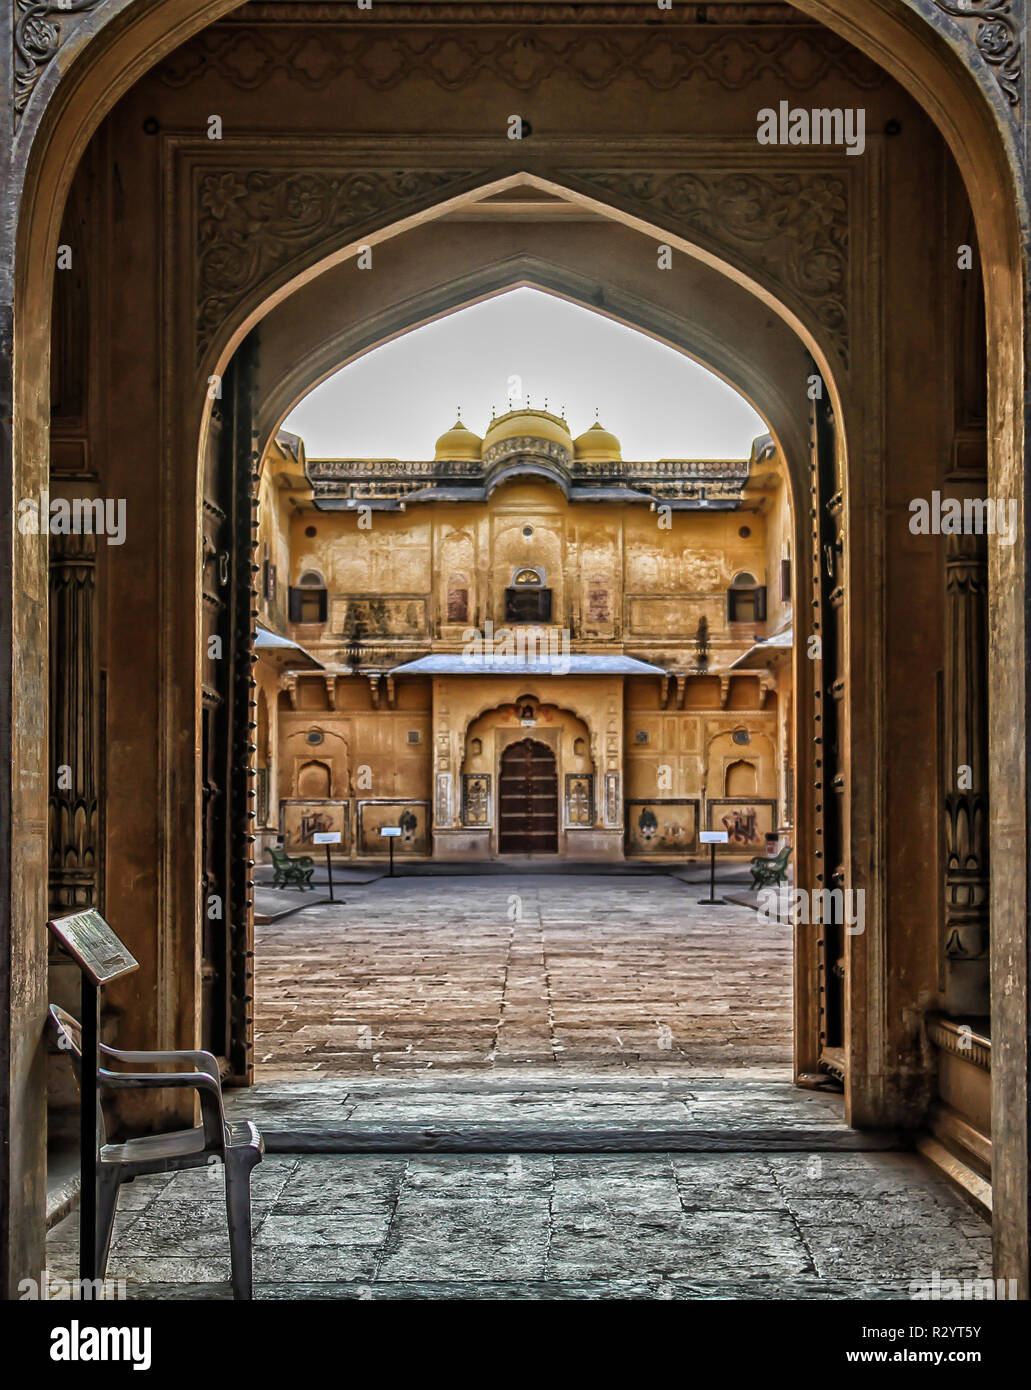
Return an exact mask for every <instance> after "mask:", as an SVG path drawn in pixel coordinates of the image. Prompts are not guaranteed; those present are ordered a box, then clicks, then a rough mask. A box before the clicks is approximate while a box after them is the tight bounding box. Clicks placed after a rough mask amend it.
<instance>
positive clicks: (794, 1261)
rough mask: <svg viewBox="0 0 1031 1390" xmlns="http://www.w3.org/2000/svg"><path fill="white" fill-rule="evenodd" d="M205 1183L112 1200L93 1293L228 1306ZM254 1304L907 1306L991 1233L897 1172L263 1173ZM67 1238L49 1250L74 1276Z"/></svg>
mask: <svg viewBox="0 0 1031 1390" xmlns="http://www.w3.org/2000/svg"><path fill="white" fill-rule="evenodd" d="M220 1173H221V1170H220V1169H218V1168H216V1169H213V1170H210V1171H204V1170H201V1171H194V1172H192V1173H184V1174H179V1175H177V1176H175V1177H172V1178H160V1177H158V1178H148V1179H140V1180H138V1181H137V1182H136V1183H135V1184H133V1185H132V1186H131V1187H129V1188H127V1189H125V1191H124V1194H123V1199H122V1204H121V1208H120V1212H119V1217H118V1222H117V1225H116V1229H115V1242H114V1245H113V1249H112V1255H111V1261H110V1265H109V1268H108V1276H109V1278H111V1279H121V1278H124V1279H125V1280H126V1281H127V1289H126V1292H127V1294H128V1296H129V1297H130V1298H136V1297H145V1298H184V1297H185V1298H227V1297H228V1296H229V1289H228V1284H227V1283H226V1281H227V1280H228V1278H229V1257H228V1251H227V1237H226V1228H225V1209H224V1206H223V1189H222V1181H221V1177H220ZM254 1209H255V1214H254V1222H255V1238H254V1239H255V1253H254V1259H255V1278H256V1287H255V1296H256V1297H257V1298H344V1299H353V1298H357V1299H381V1298H386V1299H469V1298H473V1299H517V1300H523V1299H626V1298H635V1299H690V1298H742V1299H763V1298H798V1299H842V1298H878V1299H889V1298H903V1299H904V1298H908V1297H910V1296H911V1289H910V1284H911V1282H912V1281H914V1280H930V1279H931V1277H932V1274H933V1271H934V1270H939V1271H940V1272H941V1275H942V1277H943V1278H957V1279H973V1278H987V1277H988V1276H989V1274H990V1267H991V1260H990V1238H989V1232H988V1227H987V1225H986V1224H985V1223H984V1222H982V1221H981V1220H980V1219H979V1218H978V1217H977V1216H975V1215H974V1214H973V1213H972V1212H971V1211H970V1210H969V1209H968V1208H967V1207H966V1206H965V1205H964V1204H963V1203H962V1202H961V1201H960V1199H959V1198H958V1197H956V1196H955V1195H954V1194H953V1193H952V1192H951V1191H950V1189H948V1188H947V1187H946V1186H945V1184H944V1183H942V1182H940V1181H938V1180H937V1179H936V1178H934V1177H933V1176H931V1174H930V1173H929V1170H928V1169H927V1168H926V1167H925V1166H924V1165H923V1163H922V1162H921V1161H920V1160H919V1159H918V1158H917V1157H915V1156H913V1155H910V1154H847V1153H846V1154H721V1155H707V1154H674V1155H669V1154H661V1153H656V1154H605V1155H557V1156H556V1155H548V1154H514V1155H504V1154H482V1155H452V1154H368V1155H365V1154H361V1155H353V1154H352V1155H337V1154H333V1155H306V1156H303V1157H300V1158H298V1157H294V1156H290V1155H271V1156H269V1157H267V1158H266V1159H265V1162H264V1163H263V1164H262V1165H261V1166H260V1167H259V1168H258V1169H256V1170H255V1175H254ZM76 1239H77V1225H76V1218H75V1216H71V1217H68V1218H67V1219H66V1220H65V1221H63V1222H62V1223H61V1224H60V1225H59V1226H57V1227H56V1228H55V1230H54V1231H53V1232H52V1234H51V1237H50V1242H49V1251H48V1254H49V1262H50V1269H51V1273H52V1274H53V1275H54V1276H55V1277H56V1276H60V1277H65V1278H67V1277H71V1276H72V1275H74V1272H75V1258H76V1245H75V1242H76Z"/></svg>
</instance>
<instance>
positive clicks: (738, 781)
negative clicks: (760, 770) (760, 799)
mask: <svg viewBox="0 0 1031 1390" xmlns="http://www.w3.org/2000/svg"><path fill="white" fill-rule="evenodd" d="M757 792H758V781H757V775H756V766H755V763H750V762H745V760H744V759H743V758H741V759H738V761H737V762H736V763H731V764H730V766H729V767H728V768H727V771H726V775H725V777H724V786H723V795H724V796H755V795H756V794H757Z"/></svg>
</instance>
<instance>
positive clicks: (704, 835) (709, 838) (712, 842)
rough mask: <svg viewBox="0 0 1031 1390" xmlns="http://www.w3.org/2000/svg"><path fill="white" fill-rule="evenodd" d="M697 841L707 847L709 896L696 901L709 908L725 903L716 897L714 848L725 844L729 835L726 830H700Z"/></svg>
mask: <svg viewBox="0 0 1031 1390" xmlns="http://www.w3.org/2000/svg"><path fill="white" fill-rule="evenodd" d="M698 839H699V840H700V841H701V843H702V844H703V845H708V846H709V896H708V897H707V898H699V899H698V901H699V902H700V903H706V904H707V905H708V906H710V907H711V906H713V905H714V904H716V903H724V902H726V898H717V896H716V846H717V845H725V844H727V843H728V842H729V840H730V835H729V833H728V832H727V831H726V830H702V831H700V832H699V835H698Z"/></svg>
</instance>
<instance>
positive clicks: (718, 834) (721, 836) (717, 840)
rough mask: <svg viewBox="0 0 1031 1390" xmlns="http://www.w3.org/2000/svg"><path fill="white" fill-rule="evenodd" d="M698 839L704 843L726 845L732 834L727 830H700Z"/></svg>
mask: <svg viewBox="0 0 1031 1390" xmlns="http://www.w3.org/2000/svg"><path fill="white" fill-rule="evenodd" d="M698 839H699V841H700V843H701V844H703V845H725V844H726V843H727V842H728V840H729V839H730V835H729V834H728V832H727V831H726V830H700V831H699V832H698Z"/></svg>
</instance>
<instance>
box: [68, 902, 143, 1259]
mask: <svg viewBox="0 0 1031 1390" xmlns="http://www.w3.org/2000/svg"><path fill="white" fill-rule="evenodd" d="M47 926H48V927H49V928H50V930H51V931H52V932H53V933H54V935H55V936H56V937H57V939H58V941H59V942H60V943H61V945H62V946H63V947H64V949H65V950H66V951H67V952H68V954H69V955H70V956H71V957H72V959H73V960H74V961H75V963H76V965H78V967H79V969H80V970H81V971H82V1020H81V1029H82V1031H81V1034H80V1050H81V1052H82V1060H81V1072H82V1075H81V1078H80V1084H79V1099H80V1109H79V1178H80V1183H81V1196H80V1199H79V1278H80V1279H90V1280H93V1279H96V1278H97V1277H98V1275H97V1205H98V1194H97V1166H98V1157H99V1151H100V1134H99V1132H98V1127H97V1116H98V1114H99V1105H100V1091H99V1085H98V1073H99V1071H100V990H101V987H102V986H103V985H106V984H107V983H108V982H109V981H110V980H117V979H118V977H119V976H120V975H128V973H129V972H130V971H131V970H138V969H139V962H138V961H137V960H136V959H135V958H134V957H133V956H132V955H131V954H130V953H129V951H127V950H126V948H125V947H124V946H123V945H122V943H121V942H120V941H119V940H118V937H117V936H115V934H114V932H113V931H112V930H111V928H110V927H109V926H108V925H107V923H106V922H105V921H104V919H103V917H101V915H100V913H99V912H94V911H93V910H92V908H91V909H90V910H89V911H86V912H75V913H72V915H71V916H69V917H58V918H57V919H56V920H55V921H53V922H48V923H47Z"/></svg>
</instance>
